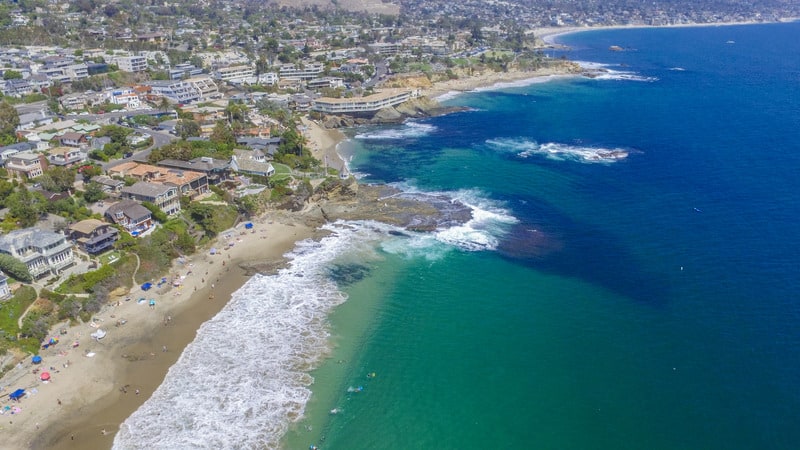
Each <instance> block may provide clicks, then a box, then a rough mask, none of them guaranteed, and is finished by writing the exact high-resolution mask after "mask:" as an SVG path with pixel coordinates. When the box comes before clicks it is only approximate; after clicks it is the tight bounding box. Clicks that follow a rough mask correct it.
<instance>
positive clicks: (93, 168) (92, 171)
mask: <svg viewBox="0 0 800 450" xmlns="http://www.w3.org/2000/svg"><path fill="white" fill-rule="evenodd" d="M80 173H81V175H82V176H83V181H84V183H86V182H89V180H91V179H92V177H96V176H98V175H101V174H102V173H103V168H102V167H100V166H97V165H94V164H92V165H88V166H83V167H82V168H81V170H80Z"/></svg>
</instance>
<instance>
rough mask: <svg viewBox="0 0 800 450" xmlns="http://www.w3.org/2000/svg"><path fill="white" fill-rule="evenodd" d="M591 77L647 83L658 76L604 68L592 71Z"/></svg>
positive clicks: (653, 80) (655, 79) (656, 79)
mask: <svg viewBox="0 0 800 450" xmlns="http://www.w3.org/2000/svg"><path fill="white" fill-rule="evenodd" d="M591 78H593V79H595V80H621V81H644V82H648V83H652V82H655V81H658V77H646V76H644V75H638V74H636V73H635V72H628V71H623V70H605V71H602V72H598V73H596V74H594V73H593V74H592V76H591Z"/></svg>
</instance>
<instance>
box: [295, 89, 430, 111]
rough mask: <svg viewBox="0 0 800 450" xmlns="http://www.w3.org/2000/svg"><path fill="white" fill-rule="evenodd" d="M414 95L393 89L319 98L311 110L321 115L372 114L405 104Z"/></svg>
mask: <svg viewBox="0 0 800 450" xmlns="http://www.w3.org/2000/svg"><path fill="white" fill-rule="evenodd" d="M414 94H415V93H414V91H410V90H407V89H393V90H386V91H383V92H379V93H376V94H372V95H367V96H364V97H353V98H330V97H320V98H317V99H315V100H314V101H313V105H312V106H311V109H312V110H314V111H318V112H321V113H323V114H359V113H374V112H377V111H378V110H380V109H383V108H388V107H390V106H395V105H399V104H400V103H403V102H406V101H408V100H410V99H411V98H413V97H414V96H415V95H414Z"/></svg>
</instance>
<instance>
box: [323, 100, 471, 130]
mask: <svg viewBox="0 0 800 450" xmlns="http://www.w3.org/2000/svg"><path fill="white" fill-rule="evenodd" d="M464 109H465V108H463V107H450V106H442V105H441V104H440V103H439V102H438V101H436V100H434V99H432V98H429V97H418V98H415V99H411V100H409V101H407V102H404V103H401V104H399V105H397V106H393V107H388V108H383V109H381V110H378V111H377V112H376V113H375V114H374V115H372V117H352V116H335V115H325V116H324V117H323V118H322V120H321V121H320V124H321V125H322V126H323V127H325V128H328V129H331V128H348V127H353V126H356V125H369V124H389V123H401V122H403V121H404V120H406V119H410V118H421V117H433V116H440V115H444V114H449V113H452V112H457V111H463V110H464Z"/></svg>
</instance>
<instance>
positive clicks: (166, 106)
mask: <svg viewBox="0 0 800 450" xmlns="http://www.w3.org/2000/svg"><path fill="white" fill-rule="evenodd" d="M171 107H172V103H170V102H169V99H168V98H167V97H161V101H159V102H158V109H160V110H161V111H163V112H167V111H169V110H170V108H171Z"/></svg>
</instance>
